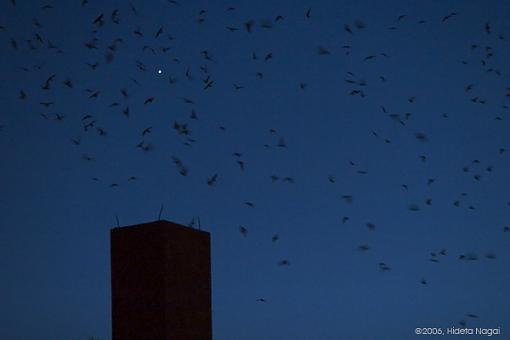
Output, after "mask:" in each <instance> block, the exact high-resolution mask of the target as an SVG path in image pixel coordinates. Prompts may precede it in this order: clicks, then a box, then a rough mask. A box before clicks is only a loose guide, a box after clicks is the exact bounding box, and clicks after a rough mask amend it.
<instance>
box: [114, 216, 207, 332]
mask: <svg viewBox="0 0 510 340" xmlns="http://www.w3.org/2000/svg"><path fill="white" fill-rule="evenodd" d="M210 239H211V238H210V234H209V233H208V232H205V231H199V230H196V229H193V228H189V227H185V226H182V225H179V224H175V223H172V222H169V221H165V220H159V221H155V222H150V223H144V224H139V225H134V226H127V227H120V228H113V229H111V230H110V247H111V248H110V251H111V275H112V277H111V279H112V282H111V284H112V339H113V340H138V339H144V340H166V339H172V340H188V339H189V340H211V339H212V317H211V257H210Z"/></svg>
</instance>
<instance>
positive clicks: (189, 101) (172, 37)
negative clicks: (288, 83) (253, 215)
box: [0, 0, 510, 326]
mask: <svg viewBox="0 0 510 340" xmlns="http://www.w3.org/2000/svg"><path fill="white" fill-rule="evenodd" d="M167 3H168V6H169V7H170V10H172V11H183V10H184V9H185V8H186V7H187V4H186V3H185V2H180V1H172V0H168V1H167ZM17 6H19V4H17V2H16V0H11V1H10V7H12V9H13V10H16V8H17ZM78 6H81V7H82V8H88V7H90V6H96V4H94V1H89V0H82V1H81V3H78V4H77V7H78ZM54 10H56V8H55V7H54V5H52V4H50V3H48V4H43V5H42V6H41V7H40V11H41V17H44V16H45V14H44V13H45V12H48V11H54ZM224 11H225V12H226V13H227V14H226V15H228V13H234V12H236V11H238V9H237V8H236V7H234V6H233V7H227V8H225V9H224ZM142 15H143V14H142V13H141V11H140V9H139V8H138V6H137V5H135V4H134V3H132V2H126V4H125V6H124V7H122V8H114V9H111V10H108V11H107V10H99V9H98V10H97V13H96V15H94V16H93V17H91V18H90V20H89V27H87V29H89V30H90V34H89V37H88V39H86V40H85V41H83V42H81V48H82V50H83V51H82V52H83V56H84V58H88V57H87V56H88V55H89V54H90V55H93V56H97V55H98V54H101V55H102V56H103V57H102V59H100V58H98V59H97V60H96V59H94V60H89V61H87V62H85V64H86V66H87V68H88V70H89V72H90V73H91V74H92V76H91V77H92V78H94V77H95V76H94V73H96V72H101V70H102V69H105V68H107V67H108V66H109V65H113V64H115V61H116V59H117V58H118V54H119V53H123V50H125V49H126V47H125V46H126V45H130V46H135V47H134V48H136V50H137V55H139V56H140V57H134V58H133V61H132V65H130V66H129V67H130V68H129V69H126V70H125V74H127V75H128V79H129V80H128V82H129V85H126V86H125V87H123V88H120V89H118V92H117V97H116V98H113V99H110V98H104V93H105V92H107V91H106V90H107V89H102V88H98V87H85V88H84V87H83V86H81V85H80V84H81V82H80V81H79V80H77V79H73V78H71V77H68V76H66V75H65V74H64V73H63V72H61V71H59V70H58V69H48V68H47V67H46V66H45V63H44V62H42V63H34V64H32V65H25V66H22V67H21V69H22V70H23V71H24V72H27V73H29V74H31V76H30V79H31V81H32V82H34V83H36V84H35V86H34V83H32V84H27V86H26V88H20V89H19V92H18V96H17V98H11V100H13V101H15V100H17V101H19V102H29V101H33V100H34V99H33V98H41V97H45V98H53V99H44V100H41V101H39V102H38V103H37V104H38V105H39V107H40V110H39V111H40V112H39V115H40V119H43V120H45V121H53V122H55V123H62V122H67V121H68V120H73V121H79V124H80V128H79V130H78V132H77V133H76V134H73V135H69V136H68V137H67V138H68V140H69V143H71V144H72V145H73V146H75V147H76V148H77V149H76V150H79V151H78V153H79V154H81V158H82V159H83V161H84V162H94V161H96V156H95V155H94V154H93V153H91V152H87V151H86V150H83V149H82V144H83V141H84V140H86V139H87V138H91V137H90V136H91V135H93V134H95V135H97V136H99V137H101V138H105V139H107V138H108V137H110V136H111V135H112V133H111V130H110V129H107V128H105V127H104V125H103V121H102V119H103V117H102V116H100V115H98V114H95V113H92V110H88V109H87V108H84V111H86V112H91V113H86V114H83V115H82V116H80V117H73V116H69V115H68V114H65V113H61V110H62V107H61V106H60V105H61V102H65V99H64V97H65V96H66V93H67V92H65V93H63V92H62V91H75V92H78V93H81V95H82V96H83V97H84V98H85V99H86V100H89V101H90V102H91V103H92V102H93V103H97V101H98V100H99V98H101V99H102V100H103V101H109V103H107V104H106V105H105V107H104V110H107V111H110V112H117V113H118V116H119V118H122V119H126V120H128V119H130V118H131V117H132V116H133V115H140V114H141V113H142V112H141V111H143V110H145V109H148V108H149V107H150V106H151V105H153V104H154V103H155V102H157V101H158V100H159V98H158V97H157V96H146V97H144V98H137V97H136V95H135V94H136V92H137V89H138V88H141V87H143V86H144V83H143V81H142V80H140V77H142V75H143V76H145V75H146V74H148V73H151V72H154V71H153V69H154V67H153V66H149V65H148V64H147V63H146V62H144V59H145V58H150V57H147V56H163V57H165V58H166V60H170V62H171V63H172V64H173V65H174V67H176V68H177V69H178V70H179V71H178V72H175V73H174V74H170V75H167V74H166V71H162V70H159V71H157V72H155V73H157V75H156V74H155V75H154V76H156V77H160V76H161V77H165V78H166V82H165V86H177V85H178V84H179V83H181V82H186V83H190V84H193V86H194V87H193V91H200V92H201V93H208V92H210V91H212V90H213V89H215V88H217V87H223V88H224V87H230V88H231V91H232V92H233V93H234V94H235V93H237V92H238V91H250V88H249V86H247V85H246V84H245V83H244V82H240V81H239V82H234V83H232V84H225V82H224V81H223V79H222V77H221V75H217V74H215V73H214V68H215V65H216V64H217V63H218V62H219V61H220V60H221V55H220V53H219V51H212V50H202V51H200V53H199V56H198V57H199V58H200V60H201V63H200V64H199V65H189V63H188V62H187V61H186V60H184V58H182V59H181V58H180V57H179V53H178V52H179V51H177V50H176V49H175V48H174V45H175V43H176V42H177V41H178V40H179V31H176V32H172V33H170V31H169V30H168V29H167V27H165V25H161V26H159V27H157V28H156V29H155V30H151V28H149V27H144V26H142V24H140V23H141V19H140V18H141V17H142ZM461 15H462V13H461V12H457V11H452V12H448V13H445V14H444V15H442V16H438V17H437V18H429V19H427V20H424V19H421V18H420V19H416V18H412V17H409V16H408V15H405V14H402V15H399V16H397V17H396V18H394V19H391V18H390V19H391V20H390V22H391V24H390V25H388V27H386V28H385V29H387V30H389V31H396V30H401V29H403V28H402V27H403V26H404V23H406V26H405V27H406V29H411V28H412V25H448V24H449V23H450V22H452V21H454V20H456V19H457V18H458V17H459V16H461ZM209 20H214V19H213V18H211V17H210V11H209V10H208V9H201V10H199V11H197V12H196V13H195V14H194V15H193V20H192V22H191V23H190V24H195V25H205V24H206V23H207V22H208V21H209ZM298 20H300V21H310V22H313V20H314V8H313V7H310V8H304V9H303V11H302V17H301V18H295V17H289V16H287V15H285V13H281V14H280V13H275V15H274V18H273V19H265V20H255V19H248V20H243V21H240V22H228V23H225V24H224V30H225V32H228V33H229V34H232V42H233V43H235V41H236V39H240V38H239V35H238V34H251V35H255V34H257V33H258V32H257V30H272V29H273V30H275V29H278V25H282V24H283V23H288V24H292V22H295V21H298ZM52 24H53V23H52V22H49V21H45V20H44V19H41V18H37V17H34V18H32V20H31V25H32V33H30V34H28V35H27V36H23V37H21V36H19V34H16V32H15V31H14V29H12V28H11V27H7V26H4V25H0V39H2V41H3V42H7V45H8V46H10V49H11V51H5V52H3V53H6V54H7V53H31V55H33V56H34V60H36V59H38V58H36V56H37V55H38V53H43V52H44V53H45V55H47V56H48V57H47V58H50V57H49V56H51V55H55V56H58V55H63V56H65V55H66V53H67V52H66V50H67V47H66V46H65V45H62V44H61V43H60V42H59V41H58V38H57V37H53V36H50V35H46V34H45V33H44V32H45V28H46V27H48V26H51V25H52ZM119 27H120V28H119ZM367 27H369V24H367V23H365V22H364V21H363V20H361V19H356V20H353V21H352V22H349V23H345V24H343V27H341V30H342V31H343V32H342V33H343V34H344V39H345V41H348V43H345V44H344V45H343V46H341V53H340V54H341V56H342V57H345V58H358V59H360V60H359V61H360V62H363V63H372V62H374V61H375V60H379V59H382V60H385V59H387V58H391V55H388V54H387V53H385V52H379V53H373V54H369V55H365V56H358V55H356V54H355V53H354V52H353V45H354V42H355V40H356V38H357V35H358V34H359V33H360V32H362V31H364V30H367V29H368V28H367ZM108 30H115V31H116V32H118V31H120V32H124V33H123V34H122V35H119V36H117V37H115V38H113V39H110V40H108V41H107V40H106V39H105V38H103V37H104V36H105V35H106V33H105V31H106V32H107V31H108ZM480 30H481V31H483V32H484V33H485V36H486V41H482V42H473V43H471V44H470V45H469V46H467V48H466V50H467V53H470V55H469V57H468V58H466V60H461V61H460V63H462V64H464V65H469V67H472V68H478V69H479V70H480V71H482V72H485V73H487V74H493V75H494V76H496V77H503V76H504V71H503V70H502V69H501V68H499V66H498V65H493V63H492V59H493V56H494V55H495V53H497V52H498V47H499V46H500V45H501V44H504V43H506V42H507V41H506V37H505V36H504V34H503V33H501V32H497V31H496V30H495V29H494V28H493V27H492V25H491V22H490V21H486V22H481V23H480ZM174 33H175V34H174ZM241 39H242V38H241ZM315 49H316V52H315V53H316V55H317V58H328V56H329V57H333V56H335V57H338V54H339V53H338V52H337V51H334V49H332V48H329V47H326V46H316V47H315ZM88 53H89V54H88ZM275 58H278V56H277V55H276V54H275V53H274V52H271V51H264V52H259V51H254V52H252V53H251V55H249V56H246V62H257V63H261V64H264V63H270V62H271V61H272V60H274V59H275ZM469 58H471V59H474V60H476V59H478V60H477V61H476V62H472V61H471V60H470V61H467V59H469ZM445 62H459V61H452V60H445ZM381 65H384V63H382V64H381ZM383 70H384V66H383V67H382V68H381V71H383ZM162 74H163V75H162ZM139 76H140V77H139ZM267 77H268V74H267V73H266V72H265V71H264V70H263V67H261V70H259V71H257V72H256V73H255V74H254V78H255V79H256V80H257V81H264V79H265V78H267ZM390 78H391V77H390V76H388V75H377V76H376V79H377V81H378V82H380V83H383V84H384V83H388V82H390V80H389V79H390ZM344 81H345V83H346V84H347V86H348V87H349V89H348V91H347V92H346V93H345V94H344V95H345V96H346V97H359V98H360V99H361V100H366V98H369V96H370V86H369V84H368V81H367V80H365V79H364V78H363V77H361V76H358V75H357V74H355V73H354V72H351V71H347V72H346V73H345V77H344ZM461 87H462V88H463V91H464V92H465V94H466V101H470V102H471V103H472V105H482V106H485V107H487V111H490V112H494V111H496V109H498V110H500V111H501V112H504V113H501V114H495V115H494V117H493V119H494V123H493V124H502V122H501V121H503V120H504V119H505V114H506V113H507V112H508V109H509V108H508V106H507V105H506V104H505V103H506V102H507V101H508V98H510V87H504V88H501V91H500V93H499V99H498V100H499V103H501V104H495V103H494V101H491V100H489V99H488V98H486V97H484V95H483V93H484V92H483V91H480V89H479V88H480V85H479V84H477V83H476V82H473V83H468V84H463V85H461ZM295 88H296V91H303V92H304V91H307V89H308V88H309V81H300V82H299V83H298V84H295ZM194 97H195V96H194V93H189V94H188V95H184V96H180V97H178V98H177V99H178V100H179V101H181V102H182V104H183V105H185V106H186V107H188V112H189V113H188V115H187V117H182V118H178V119H177V118H175V119H172V120H171V121H169V122H168V123H169V124H168V126H166V127H161V126H151V125H146V126H140V127H139V134H138V136H136V137H133V140H132V141H130V143H131V144H132V149H133V152H140V153H146V154H150V153H151V152H153V151H154V149H155V145H154V144H153V142H152V140H151V136H152V135H153V133H154V131H156V130H163V129H168V127H170V128H171V129H172V130H173V133H174V134H175V136H176V137H177V138H179V139H180V141H181V142H182V144H183V145H185V146H187V147H190V148H191V147H193V146H194V145H195V144H196V143H198V142H199V141H198V139H197V137H196V136H195V135H194V134H193V132H192V130H193V129H192V126H193V125H194V124H199V122H200V121H201V112H200V110H199V109H198V105H197V101H196V100H195V99H194ZM419 100H420V98H419V97H418V96H415V95H410V96H408V97H407V98H406V101H407V102H408V104H409V105H419ZM95 105H97V104H95ZM377 105H378V106H377V110H379V111H380V112H381V113H382V115H384V116H386V117H387V118H388V120H390V121H393V122H395V123H396V124H398V125H399V126H401V127H402V128H403V129H406V131H408V132H409V131H410V136H412V137H411V138H414V139H416V141H417V142H418V143H423V144H424V145H426V143H427V142H429V138H430V137H429V135H428V134H427V133H426V132H423V131H412V129H414V126H413V124H412V123H413V118H414V115H413V112H394V110H392V109H391V108H390V107H389V106H388V105H384V104H377ZM133 107H136V108H137V109H136V111H137V112H136V113H135V110H134V108H133ZM439 116H440V119H444V120H447V119H449V118H450V117H449V115H448V114H447V113H441V114H440V115H439ZM106 125H108V124H106ZM215 129H217V133H218V134H221V133H224V132H225V131H226V130H227V127H226V126H225V125H223V124H219V125H218V126H217V127H216V128H215ZM0 132H1V133H3V134H6V133H9V126H8V124H6V123H4V122H1V121H0ZM367 132H368V133H369V134H371V136H372V137H373V138H374V140H375V141H376V142H381V143H384V144H392V143H394V141H393V140H392V139H391V138H390V137H388V136H386V135H385V134H384V133H383V132H381V131H376V130H371V129H369V131H367ZM267 133H268V135H269V138H270V139H268V142H267V143H263V144H262V145H261V147H263V148H265V149H268V150H274V149H276V150H283V151H284V150H287V149H288V148H291V147H292V145H289V144H288V142H287V139H286V138H285V136H283V135H282V134H281V133H280V132H279V131H278V129H277V128H275V127H267ZM200 142H202V141H200ZM487 153H492V154H497V155H498V156H499V157H501V158H502V157H507V155H508V150H507V148H506V147H505V146H504V145H499V146H495V148H494V150H487ZM231 156H232V159H233V162H234V163H235V164H236V166H237V167H238V169H239V171H240V172H245V171H246V169H247V167H248V166H249V164H250V159H249V157H247V156H246V155H245V154H243V153H241V152H238V151H235V152H232V154H231ZM432 156H433V155H430V154H419V155H417V162H419V163H427V162H429V158H431V157H432ZM171 161H172V162H173V165H174V167H175V171H176V172H177V173H178V174H179V175H180V176H182V177H187V176H189V174H190V166H189V164H187V162H186V161H185V160H184V158H183V157H182V156H178V155H173V156H172V157H171ZM348 166H350V167H351V168H352V169H353V173H354V174H355V175H360V176H370V175H371V173H370V171H368V170H367V169H364V168H363V167H361V166H360V165H358V164H357V162H355V161H352V160H348ZM495 171H496V169H495V166H494V165H493V164H491V162H489V161H486V160H483V159H474V160H467V161H466V162H465V165H464V166H463V168H462V169H459V172H460V173H462V174H464V175H465V176H470V177H471V178H472V180H473V181H474V182H481V181H483V180H485V178H488V177H490V176H491V175H492V174H493V173H494V172H495ZM141 177H142V176H140V175H138V174H133V175H131V176H129V177H128V178H125V180H123V181H114V182H109V183H107V184H105V185H106V186H107V187H110V188H112V189H113V188H116V187H119V186H122V185H125V183H129V182H135V181H139V180H140V178H141ZM89 180H91V181H93V182H96V183H103V179H102V178H101V177H92V178H90V179H89ZM222 180H223V177H222V174H221V172H211V173H210V175H209V176H207V178H204V179H203V182H204V185H207V186H209V187H214V186H217V185H220V184H221V182H222ZM268 180H269V181H271V182H272V183H277V182H279V183H286V184H289V185H298V183H299V179H296V178H295V177H294V176H289V175H287V174H272V175H270V178H268ZM323 180H324V181H327V182H329V183H330V184H331V185H335V184H336V183H337V181H338V180H337V176H335V175H334V174H328V173H324V176H323ZM442 180H445V179H442V178H436V177H427V178H424V179H423V182H424V185H425V186H426V187H431V186H434V185H437V182H438V181H442ZM397 185H399V186H400V190H402V192H403V193H406V192H408V191H410V190H411V188H410V185H409V184H408V183H400V184H397ZM468 197H469V193H468V192H462V193H460V194H459V195H458V198H456V199H455V200H454V201H452V202H451V207H452V208H454V209H455V208H466V209H468V210H476V208H477V206H476V203H475V202H473V201H470V200H468ZM341 199H342V200H343V202H344V204H346V205H350V204H353V203H354V202H355V197H354V195H352V194H348V193H344V194H342V195H341ZM434 202H435V201H434V197H425V199H424V200H423V201H422V202H412V203H409V205H408V207H407V208H408V210H409V211H412V212H417V211H420V210H423V209H424V208H425V207H428V206H431V205H433V204H434ZM242 204H243V205H245V206H246V207H248V208H256V203H255V202H253V201H244V202H242ZM504 204H505V205H507V206H508V207H510V202H504ZM351 222H352V219H351V217H350V216H341V218H340V221H339V224H340V225H344V224H348V223H351ZM197 223H198V224H199V223H200V222H199V219H197V218H195V217H193V219H192V220H191V222H189V223H188V225H189V226H190V227H195V226H196V225H197ZM365 227H366V228H367V230H368V231H369V232H377V230H378V226H377V224H376V223H374V222H366V223H365ZM238 232H239V235H240V237H244V238H249V237H250V229H249V228H248V227H247V226H245V225H239V227H238ZM499 232H501V233H502V235H503V236H505V237H510V225H507V226H501V229H500V231H499ZM280 238H281V235H280V234H278V233H274V234H273V236H272V238H271V242H273V243H276V242H278V241H279V240H280ZM356 247H357V248H356V249H357V251H359V252H367V251H370V250H371V246H370V245H369V244H367V243H363V244H360V245H358V246H356ZM451 255H452V254H450V252H449V251H448V249H446V248H441V249H437V250H434V251H432V252H430V254H429V258H428V261H430V262H432V263H439V262H440V261H441V260H442V259H443V258H446V257H448V256H451ZM453 256H455V257H456V258H457V259H458V260H459V261H466V262H471V261H481V260H489V261H490V260H495V259H496V254H495V253H494V252H492V251H486V252H485V253H474V252H466V253H462V254H456V255H453ZM276 265H278V266H281V267H285V266H290V265H291V260H290V259H287V258H282V259H280V260H278V261H277V262H276ZM377 268H378V270H379V271H381V272H383V273H386V272H391V271H392V270H393V268H392V265H391V263H386V262H382V261H381V262H379V263H378V266H377ZM417 281H418V282H419V284H421V285H423V286H427V285H428V284H429V280H428V279H427V278H426V277H422V278H417ZM256 301H257V302H261V303H266V302H267V301H266V298H262V297H260V298H257V299H256ZM466 318H478V315H476V314H472V313H467V314H466V315H465V318H463V319H462V320H461V321H459V324H460V325H462V326H465V325H466Z"/></svg>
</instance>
